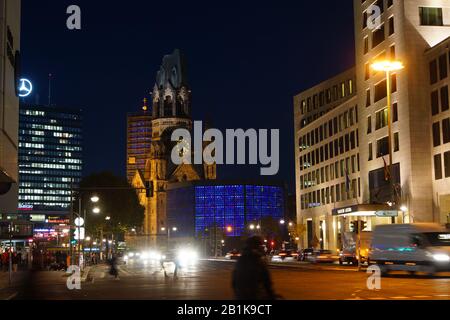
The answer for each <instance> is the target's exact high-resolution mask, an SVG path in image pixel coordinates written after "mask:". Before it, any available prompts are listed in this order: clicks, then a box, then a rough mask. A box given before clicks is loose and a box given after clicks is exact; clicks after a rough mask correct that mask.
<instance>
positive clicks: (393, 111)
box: [392, 103, 398, 123]
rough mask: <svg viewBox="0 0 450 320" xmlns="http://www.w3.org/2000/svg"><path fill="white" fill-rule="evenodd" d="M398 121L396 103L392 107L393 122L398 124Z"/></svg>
mask: <svg viewBox="0 0 450 320" xmlns="http://www.w3.org/2000/svg"><path fill="white" fill-rule="evenodd" d="M397 121H398V104H397V103H394V105H393V106H392V122H394V123H395V122H397Z"/></svg>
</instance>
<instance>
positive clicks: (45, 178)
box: [19, 105, 83, 212]
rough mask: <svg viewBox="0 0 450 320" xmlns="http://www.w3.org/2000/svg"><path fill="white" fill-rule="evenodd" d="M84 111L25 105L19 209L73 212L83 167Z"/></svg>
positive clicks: (20, 126)
mask: <svg viewBox="0 0 450 320" xmlns="http://www.w3.org/2000/svg"><path fill="white" fill-rule="evenodd" d="M82 141H83V137H82V111H81V110H80V109H69V108H59V107H46V106H36V105H21V107H20V125H19V172H20V183H19V186H20V188H19V210H21V211H33V212H48V211H54V212H69V210H70V199H71V189H75V188H77V187H78V185H79V183H80V181H81V177H82V169H83V156H82V152H83V147H82Z"/></svg>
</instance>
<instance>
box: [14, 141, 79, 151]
mask: <svg viewBox="0 0 450 320" xmlns="http://www.w3.org/2000/svg"><path fill="white" fill-rule="evenodd" d="M19 148H27V149H41V150H44V149H45V150H58V151H72V152H81V151H82V148H81V147H76V146H67V145H63V146H62V145H44V144H42V143H21V142H19Z"/></svg>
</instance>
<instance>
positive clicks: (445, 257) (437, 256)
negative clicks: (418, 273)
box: [433, 254, 450, 262]
mask: <svg viewBox="0 0 450 320" xmlns="http://www.w3.org/2000/svg"><path fill="white" fill-rule="evenodd" d="M433 259H434V260H435V261H438V262H449V261H450V256H448V255H447V254H434V255H433Z"/></svg>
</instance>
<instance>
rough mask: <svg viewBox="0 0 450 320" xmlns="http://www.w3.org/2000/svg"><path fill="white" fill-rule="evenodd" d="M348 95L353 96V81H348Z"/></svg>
mask: <svg viewBox="0 0 450 320" xmlns="http://www.w3.org/2000/svg"><path fill="white" fill-rule="evenodd" d="M348 93H349V94H353V80H348Z"/></svg>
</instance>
